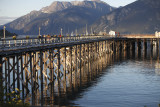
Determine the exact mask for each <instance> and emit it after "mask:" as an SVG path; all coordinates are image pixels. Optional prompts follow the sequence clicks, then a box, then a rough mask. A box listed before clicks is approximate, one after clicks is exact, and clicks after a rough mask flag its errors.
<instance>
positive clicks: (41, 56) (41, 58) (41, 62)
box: [40, 50, 44, 106]
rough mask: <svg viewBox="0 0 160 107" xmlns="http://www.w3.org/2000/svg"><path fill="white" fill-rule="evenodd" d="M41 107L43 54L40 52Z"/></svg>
mask: <svg viewBox="0 0 160 107" xmlns="http://www.w3.org/2000/svg"><path fill="white" fill-rule="evenodd" d="M40 75H41V77H40V79H41V106H43V102H44V101H43V52H42V50H41V51H40Z"/></svg>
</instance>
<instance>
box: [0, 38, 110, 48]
mask: <svg viewBox="0 0 160 107" xmlns="http://www.w3.org/2000/svg"><path fill="white" fill-rule="evenodd" d="M102 38H109V37H108V36H83V37H82V36H74V37H72V36H70V37H41V38H17V39H1V40H0V50H4V49H5V50H6V49H7V50H9V49H13V48H20V47H27V46H30V47H32V46H33V47H35V46H42V45H45V44H55V43H68V42H76V41H84V40H95V39H102Z"/></svg>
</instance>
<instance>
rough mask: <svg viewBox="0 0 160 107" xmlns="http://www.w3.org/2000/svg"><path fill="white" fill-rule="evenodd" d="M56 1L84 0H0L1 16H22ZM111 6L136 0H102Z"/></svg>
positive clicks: (122, 4)
mask: <svg viewBox="0 0 160 107" xmlns="http://www.w3.org/2000/svg"><path fill="white" fill-rule="evenodd" d="M54 1H82V0H0V18H1V17H3V18H4V17H6V16H7V17H14V18H15V17H20V16H23V15H26V14H27V13H29V12H31V11H33V10H40V9H41V8H42V7H46V6H49V5H50V4H51V3H52V2H54ZM102 1H104V2H106V3H108V4H109V5H111V6H114V7H119V6H125V5H127V4H129V3H132V2H134V1H136V0H102Z"/></svg>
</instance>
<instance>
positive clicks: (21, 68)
mask: <svg viewBox="0 0 160 107" xmlns="http://www.w3.org/2000/svg"><path fill="white" fill-rule="evenodd" d="M21 78H22V101H23V103H24V78H23V55H22V54H21Z"/></svg>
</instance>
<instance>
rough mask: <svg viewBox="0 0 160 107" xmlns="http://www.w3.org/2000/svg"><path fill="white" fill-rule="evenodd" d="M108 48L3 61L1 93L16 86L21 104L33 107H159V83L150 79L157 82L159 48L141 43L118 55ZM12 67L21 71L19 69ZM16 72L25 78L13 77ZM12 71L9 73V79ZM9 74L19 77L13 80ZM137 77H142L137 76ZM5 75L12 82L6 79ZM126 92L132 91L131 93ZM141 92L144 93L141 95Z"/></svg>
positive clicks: (85, 46)
mask: <svg viewBox="0 0 160 107" xmlns="http://www.w3.org/2000/svg"><path fill="white" fill-rule="evenodd" d="M108 44H109V45H106V43H105V42H96V43H93V44H92V43H91V44H83V45H75V46H73V47H65V48H61V49H54V50H49V51H48V50H47V51H43V53H42V52H41V51H40V52H31V53H30V54H25V55H21V56H17V57H13V58H12V59H9V58H8V57H6V58H5V59H4V60H5V61H6V62H4V64H3V66H5V67H4V68H7V67H6V66H8V68H9V69H8V70H7V69H6V71H8V72H7V73H8V74H9V75H7V73H6V74H4V75H5V76H6V78H5V80H6V81H8V82H4V84H5V85H6V86H7V88H6V90H5V92H6V93H7V92H11V91H12V89H11V90H10V86H9V85H11V87H13V86H17V87H19V88H20V90H21V89H22V94H21V98H22V100H23V101H24V102H26V101H29V102H30V103H31V105H35V106H39V105H50V106H54V105H60V106H109V107H115V106H123V107H128V106H129V107H130V106H131V107H132V106H136V107H141V106H144V105H150V106H155V105H156V104H157V105H158V104H159V103H160V97H159V96H160V91H159V89H160V85H158V83H159V82H160V79H155V78H158V77H159V71H160V69H159V48H158V47H157V46H156V45H154V46H153V45H152V43H150V42H147V44H145V42H141V41H137V42H136V43H135V46H133V45H132V47H126V50H125V51H124V50H123V49H121V48H122V47H118V49H117V48H115V49H111V45H113V44H112V43H108ZM116 44H118V43H116ZM98 45H99V46H98ZM106 47H107V49H108V50H107V49H105V48H106ZM112 48H113V47H112ZM80 50H81V51H80ZM103 50H105V51H103ZM57 53H60V54H57ZM9 57H10V56H9ZM20 57H23V58H20ZM40 57H43V58H40ZM20 59H21V60H20ZM30 59H31V60H30ZM59 59H61V60H59ZM7 62H10V63H12V64H10V63H7ZM11 65H15V67H13V66H11ZM17 65H21V68H20V67H19V66H17ZM53 65H54V66H53ZM18 69H21V70H22V71H25V72H24V73H22V72H19V71H20V70H18ZM12 70H13V71H14V72H11V73H10V71H12ZM40 71H41V72H40ZM153 71H155V72H153ZM14 73H18V74H17V75H21V76H20V77H18V76H16V75H15V74H14ZM141 73H142V74H144V75H140V74H141ZM135 74H136V75H135ZM10 75H13V77H11V78H10V77H8V76H10ZM42 75H43V76H42ZM145 75H150V76H151V78H152V77H153V79H155V81H154V80H152V79H151V78H149V79H148V81H145V79H144V80H143V78H148V77H145ZM22 77H23V78H22ZM8 79H10V80H8ZM150 79H151V80H150ZM12 80H13V81H14V80H15V81H16V82H13V81H12ZM18 80H19V81H18ZM139 80H140V81H139ZM132 81H133V82H134V83H133V84H132ZM149 81H152V82H155V83H151V82H149ZM145 82H146V83H145ZM41 83H43V84H41ZM18 84H22V85H18ZM146 84H147V86H146ZM137 85H138V86H137ZM141 86H144V87H141ZM129 87H131V88H129ZM137 87H140V88H137ZM14 88H15V87H13V90H14ZM106 88H107V89H106ZM132 88H136V89H135V90H131V89H132ZM147 89H149V90H147ZM138 91H139V92H138ZM143 91H145V93H143ZM130 92H133V93H130ZM147 92H150V93H149V94H147ZM152 92H153V93H152ZM130 94H131V95H130ZM143 94H144V95H143ZM125 95H126V96H125ZM145 97H148V98H145ZM150 97H151V98H150ZM154 97H155V98H154ZM142 99H144V100H142ZM152 99H153V100H152ZM138 100H139V101H138Z"/></svg>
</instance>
